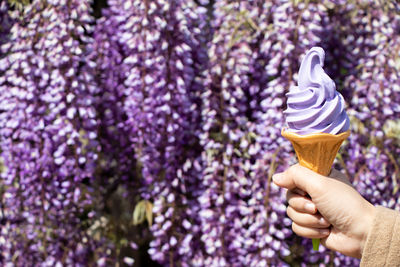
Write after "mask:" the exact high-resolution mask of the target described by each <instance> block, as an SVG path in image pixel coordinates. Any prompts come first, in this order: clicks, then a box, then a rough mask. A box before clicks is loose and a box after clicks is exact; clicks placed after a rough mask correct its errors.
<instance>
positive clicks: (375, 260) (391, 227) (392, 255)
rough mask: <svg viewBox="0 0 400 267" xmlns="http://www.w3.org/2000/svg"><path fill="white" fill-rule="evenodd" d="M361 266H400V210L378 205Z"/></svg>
mask: <svg viewBox="0 0 400 267" xmlns="http://www.w3.org/2000/svg"><path fill="white" fill-rule="evenodd" d="M360 266H361V267H376V266H400V213H399V212H397V211H394V210H391V209H388V208H384V207H380V206H378V207H376V213H375V218H374V221H373V225H372V229H371V231H370V232H369V234H368V237H367V241H366V244H365V247H364V250H363V254H362V258H361V264H360Z"/></svg>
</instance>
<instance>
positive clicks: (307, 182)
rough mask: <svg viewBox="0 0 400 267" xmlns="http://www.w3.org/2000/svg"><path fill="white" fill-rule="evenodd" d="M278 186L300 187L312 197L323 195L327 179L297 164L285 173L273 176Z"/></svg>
mask: <svg viewBox="0 0 400 267" xmlns="http://www.w3.org/2000/svg"><path fill="white" fill-rule="evenodd" d="M272 180H273V181H274V183H275V184H276V185H277V186H280V187H284V188H287V189H294V188H299V189H301V190H303V191H304V192H306V193H307V194H309V195H310V197H311V198H313V196H314V197H317V196H319V195H321V194H322V193H323V191H324V188H325V184H326V182H327V179H326V177H325V176H322V175H320V174H318V173H316V172H313V171H311V170H309V169H307V168H306V167H303V166H300V165H299V164H295V165H293V166H291V167H289V168H288V169H287V170H286V171H284V172H283V173H277V174H275V175H274V176H272Z"/></svg>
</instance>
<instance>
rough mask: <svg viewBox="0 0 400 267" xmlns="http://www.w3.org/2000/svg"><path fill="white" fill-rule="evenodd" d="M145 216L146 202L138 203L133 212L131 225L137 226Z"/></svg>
mask: <svg viewBox="0 0 400 267" xmlns="http://www.w3.org/2000/svg"><path fill="white" fill-rule="evenodd" d="M145 214H146V200H141V201H139V202H138V203H137V204H136V206H135V209H134V210H133V216H132V217H133V221H132V222H133V225H138V224H141V223H143V222H144V220H145Z"/></svg>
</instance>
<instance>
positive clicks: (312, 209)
mask: <svg viewBox="0 0 400 267" xmlns="http://www.w3.org/2000/svg"><path fill="white" fill-rule="evenodd" d="M304 208H305V209H306V211H308V212H312V213H315V210H316V207H315V205H314V204H313V203H306V205H305V206H304Z"/></svg>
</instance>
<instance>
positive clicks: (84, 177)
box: [0, 0, 98, 266]
mask: <svg viewBox="0 0 400 267" xmlns="http://www.w3.org/2000/svg"><path fill="white" fill-rule="evenodd" d="M89 4H90V2H89V1H76V0H60V1H57V0H52V1H39V0H35V1H33V2H32V4H30V5H29V6H27V7H26V8H25V10H24V11H23V12H24V13H23V14H20V16H23V18H22V19H21V20H20V21H18V23H15V24H14V25H13V27H12V29H11V36H10V40H9V42H8V43H6V44H3V46H2V52H3V53H4V54H5V57H4V58H3V59H2V60H1V61H0V66H1V67H0V68H1V69H0V72H1V76H0V140H1V150H2V151H1V152H2V153H1V157H2V160H3V161H4V170H3V172H2V175H1V177H2V184H3V186H4V188H5V189H4V190H5V193H4V194H3V196H2V204H3V205H4V207H5V215H4V216H5V218H4V220H3V226H4V227H2V229H1V236H0V237H1V240H2V241H3V243H4V246H3V247H2V250H1V256H2V257H3V258H4V262H5V263H11V262H12V263H14V264H16V265H43V266H44V265H46V266H48V265H57V264H66V265H77V266H78V265H85V264H86V263H87V262H88V261H89V259H90V257H91V256H92V255H93V252H94V250H93V249H94V245H95V244H94V243H93V241H92V240H91V239H90V238H89V237H88V236H87V234H86V232H85V225H84V224H83V223H82V218H85V217H87V211H86V210H85V208H86V207H87V206H88V205H89V204H90V197H89V191H90V187H88V186H86V185H87V184H90V179H92V177H93V172H94V166H95V161H96V159H97V147H98V142H97V141H96V127H97V122H96V120H95V110H94V109H93V107H92V104H93V98H92V94H94V93H95V91H96V90H97V88H96V87H95V86H94V85H93V77H92V75H91V74H90V73H87V72H85V73H83V72H81V66H82V64H84V62H83V61H82V57H83V55H84V53H85V46H86V44H87V43H88V42H89V41H90V39H88V38H87V37H86V34H87V32H90V31H91V26H89V24H90V23H92V22H93V19H92V17H91V16H90V15H89V12H90V6H89Z"/></svg>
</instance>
